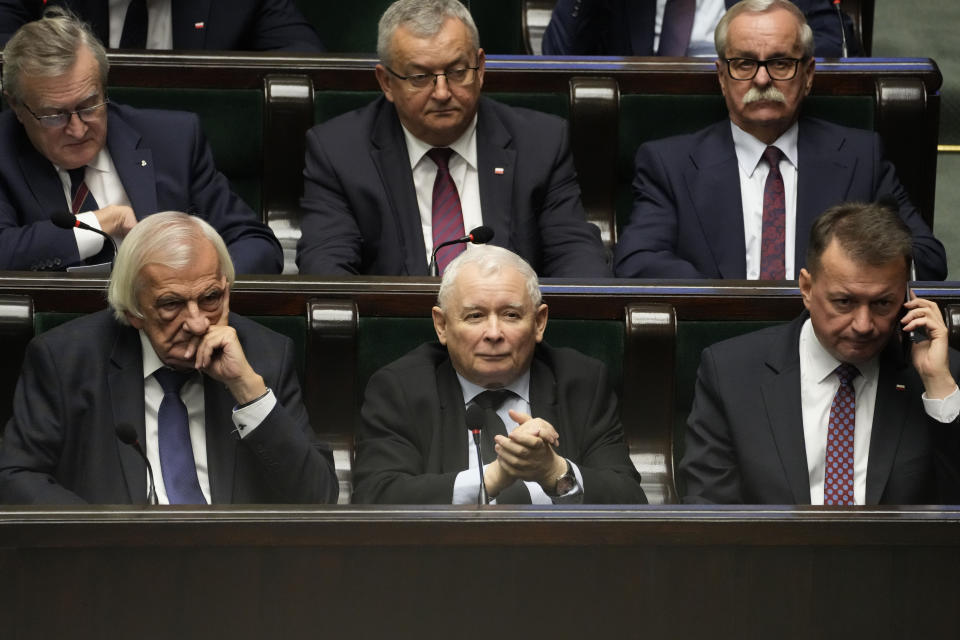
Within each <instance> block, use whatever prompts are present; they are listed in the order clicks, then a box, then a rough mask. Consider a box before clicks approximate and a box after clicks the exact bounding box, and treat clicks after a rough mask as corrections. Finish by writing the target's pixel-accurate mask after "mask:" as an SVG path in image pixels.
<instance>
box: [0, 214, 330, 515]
mask: <svg viewBox="0 0 960 640" xmlns="http://www.w3.org/2000/svg"><path fill="white" fill-rule="evenodd" d="M233 279H234V268H233V264H232V263H231V261H230V255H229V253H228V252H227V247H226V244H225V243H224V242H223V239H222V238H220V236H219V235H218V234H217V232H216V231H215V230H214V229H213V227H211V226H210V225H209V224H208V223H207V222H205V221H204V220H202V219H201V218H198V217H196V216H190V215H187V214H185V213H179V212H171V211H168V212H163V213H156V214H154V215H151V216H148V217H146V218H144V219H143V220H142V221H141V222H140V223H138V224H137V225H135V226H134V227H133V229H132V230H131V231H130V233H129V234H128V235H127V238H126V240H125V241H124V243H123V245H122V246H121V247H120V251H119V253H118V255H117V259H116V262H115V266H114V270H113V274H112V276H111V279H110V289H109V293H108V299H109V303H110V307H111V308H110V309H105V310H103V311H100V312H97V313H93V314H90V315H87V316H84V317H82V318H78V319H76V320H73V321H71V322H68V323H65V324H63V325H61V326H60V327H57V328H55V329H52V330H50V331H48V332H46V333H43V334H41V335H39V336H37V337H36V338H34V339H33V341H31V343H30V345H29V347H28V348H27V353H26V356H25V358H24V364H23V371H22V373H21V376H20V381H19V383H18V384H17V390H16V394H15V396H14V402H13V417H12V418H11V419H10V421H9V422H8V423H7V428H6V434H5V437H4V439H3V444H2V448H0V503H4V504H21V503H36V504H69V503H80V502H90V503H100V504H124V503H144V502H159V503H160V504H229V503H261V502H278V503H294V502H336V499H337V491H338V485H337V479H336V476H335V474H334V468H333V458H332V455H331V453H330V451H329V449H327V448H326V447H324V446H322V445H320V444H319V443H317V442H316V440H315V438H314V434H313V430H312V428H311V426H310V423H309V420H308V418H307V412H306V409H305V407H304V405H303V402H302V400H301V396H300V386H299V384H298V382H297V376H296V372H295V370H294V355H293V343H292V341H291V340H290V339H289V338H286V337H284V336H281V335H278V334H276V333H274V332H272V331H270V330H269V329H266V328H265V327H263V326H261V325H258V324H257V323H255V322H253V321H251V320H247V319H245V318H242V317H240V316H238V315H236V314H232V313H230V287H231V285H232V284H233ZM121 439H122V440H123V441H122V442H121ZM128 440H130V441H136V442H137V445H136V446H134V447H131V446H129V444H128V442H127V441H128ZM140 443H142V449H145V455H146V458H147V459H148V460H149V461H150V465H149V467H150V468H152V470H153V471H152V473H149V472H148V469H147V468H145V465H144V462H143V460H142V458H141V457H140V456H141V455H142V454H140V453H138V451H137V450H136V449H137V448H141V444H140ZM154 484H155V485H156V487H155V489H156V491H155V492H154V490H153V485H154ZM154 496H155V498H156V499H155V500H154Z"/></svg>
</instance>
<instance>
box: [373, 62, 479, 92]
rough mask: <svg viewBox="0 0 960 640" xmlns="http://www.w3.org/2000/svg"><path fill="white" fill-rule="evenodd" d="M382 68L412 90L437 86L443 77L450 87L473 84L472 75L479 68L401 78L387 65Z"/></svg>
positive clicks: (461, 68)
mask: <svg viewBox="0 0 960 640" xmlns="http://www.w3.org/2000/svg"><path fill="white" fill-rule="evenodd" d="M383 68H384V69H386V70H387V71H389V72H390V73H392V74H393V75H394V76H396V77H397V78H399V79H400V80H406V81H407V82H409V83H410V86H412V87H413V88H414V89H426V88H427V87H429V86H431V85H435V84H437V78H439V77H440V76H443V77H444V78H445V79H446V81H447V84H452V85H458V86H459V85H465V84H470V83H471V82H473V79H474V73H475V72H476V71H477V69H479V68H480V65H477V66H475V67H459V68H457V69H448V70H447V71H444V72H443V73H415V74H413V75H409V76H402V75H400V74H399V73H397V72H396V71H394V70H393V69H391V68H390V67H388V66H387V65H383Z"/></svg>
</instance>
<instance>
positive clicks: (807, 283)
mask: <svg viewBox="0 0 960 640" xmlns="http://www.w3.org/2000/svg"><path fill="white" fill-rule="evenodd" d="M797 285H798V286H799V287H800V295H801V296H802V297H803V306H804V307H806V308H807V309H809V308H810V295H811V289H812V288H813V276H812V275H811V274H810V272H809V271H807V269H806V267H804V268H802V269H800V277H799V278H797Z"/></svg>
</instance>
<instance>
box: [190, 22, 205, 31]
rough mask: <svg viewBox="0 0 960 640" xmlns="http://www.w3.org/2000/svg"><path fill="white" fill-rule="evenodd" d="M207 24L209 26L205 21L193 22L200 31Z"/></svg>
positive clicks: (194, 26)
mask: <svg viewBox="0 0 960 640" xmlns="http://www.w3.org/2000/svg"><path fill="white" fill-rule="evenodd" d="M205 26H207V25H206V24H204V23H203V22H194V23H193V28H194V29H196V30H197V31H200V30H201V29H203V28H204V27H205Z"/></svg>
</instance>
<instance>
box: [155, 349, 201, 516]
mask: <svg viewBox="0 0 960 640" xmlns="http://www.w3.org/2000/svg"><path fill="white" fill-rule="evenodd" d="M191 375H193V372H184V371H174V370H173V369H167V368H161V369H157V370H156V371H154V372H153V377H154V378H156V379H157V382H159V383H160V386H161V387H163V400H162V401H161V402H160V411H159V413H158V415H157V423H158V433H157V440H158V443H159V444H158V448H159V450H160V469H161V471H162V472H163V486H164V487H166V490H167V499H168V501H169V502H170V504H206V503H207V501H206V499H205V498H204V497H203V491H201V490H200V481H199V480H197V465H196V462H195V461H194V459H193V445H192V444H191V443H190V422H189V420H188V418H187V407H186V405H185V404H183V400H181V399H180V388H181V387H183V385H184V383H185V382H186V381H187V380H188V379H189V378H190V376H191Z"/></svg>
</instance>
